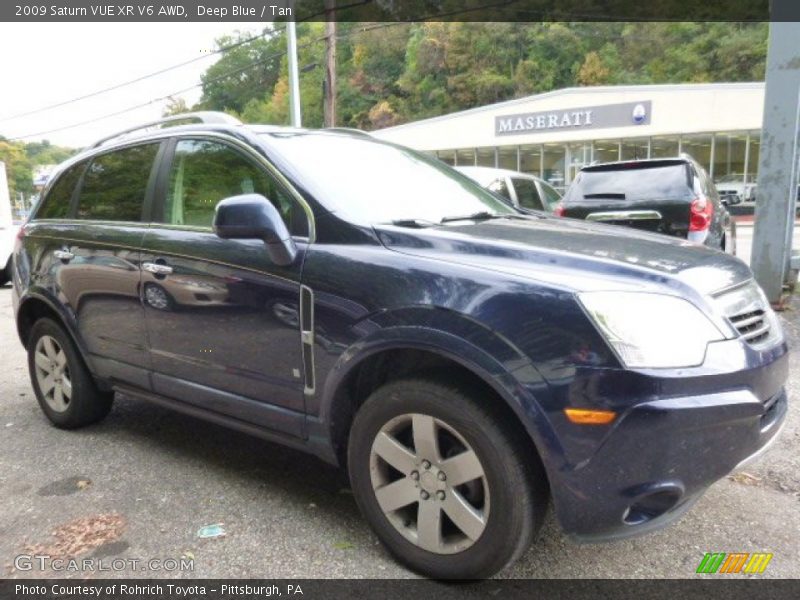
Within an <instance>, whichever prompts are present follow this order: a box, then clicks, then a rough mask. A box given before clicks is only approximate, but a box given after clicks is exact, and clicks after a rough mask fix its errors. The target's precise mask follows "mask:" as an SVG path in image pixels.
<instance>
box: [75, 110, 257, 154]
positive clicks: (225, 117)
mask: <svg viewBox="0 0 800 600" xmlns="http://www.w3.org/2000/svg"><path fill="white" fill-rule="evenodd" d="M181 121H194V122H199V123H203V124H207V125H241V124H242V122H241V121H240V120H239V119H237V118H236V117H232V116H231V115H229V114H226V113H223V112H215V111H210V110H206V111H199V112H188V113H181V114H179V115H172V116H169V117H164V118H163V119H158V120H157V121H151V122H149V123H144V124H143V125H137V126H136V127H131V128H129V129H123V130H122V131H118V132H117V133H115V134H113V135H108V136H106V137H104V138H101V139H99V140H97V141H96V142H95V143H94V144H92V145H91V146H89V148H97V147H99V146H102V145H103V144H105V143H106V142H108V141H110V140H113V139H116V138H118V137H123V136H124V135H126V134H128V133H133V132H134V131H140V130H142V129H148V128H149V127H157V126H162V125H167V124H169V123H180V122H181Z"/></svg>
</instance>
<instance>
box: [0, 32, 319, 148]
mask: <svg viewBox="0 0 800 600" xmlns="http://www.w3.org/2000/svg"><path fill="white" fill-rule="evenodd" d="M324 39H325V38H324V37H321V38H316V39H313V40H310V41H308V42H306V43H304V44H300V45H298V46H297V47H298V48H307V47H308V46H311V45H313V44H316V43H319V42H321V41H323V40H324ZM285 54H286V51H283V52H275V53H273V54H270V55H269V56H266V57H264V58H260V59H259V60H257V61H254V62H251V63H249V64H247V65H245V66H243V67H240V68H238V69H234V70H233V71H228V72H226V73H222V74H221V75H218V76H216V77H212V78H211V79H207V80H205V81H201V82H200V83H196V84H194V85H190V86H189V87H186V88H183V89H181V90H177V91H174V92H170V93H169V94H166V95H164V96H160V97H158V98H154V99H152V100H148V101H147V102H142V103H141V104H136V105H134V106H129V107H128V108H123V109H122V110H118V111H115V112H112V113H108V114H105V115H101V116H99V117H92V118H91V119H87V120H85V121H81V122H79V123H72V124H71V125H64V126H63V127H57V128H55V129H48V130H46V131H39V132H37V133H29V134H26V135H18V136H15V137H13V138H8V141H10V142H15V141H19V140H25V139H28V138H33V137H39V136H42V135H47V134H50V133H57V132H59V131H65V130H67V129H74V128H75V127H81V126H82V125H89V124H91V123H95V122H97V121H103V120H105V119H110V118H112V117H117V116H119V115H124V114H125V113H129V112H131V111H134V110H137V109H139V108H144V107H146V106H150V105H151V104H155V103H156V102H161V101H163V100H168V99H169V98H172V97H173V96H177V95H178V94H183V93H185V92H188V91H190V90H193V89H195V88H197V87H200V86H202V85H207V84H209V83H216V82H217V81H221V80H223V79H227V78H228V77H232V76H234V75H238V74H239V73H243V72H244V71H248V70H249V69H252V68H254V67H257V66H259V65H262V64H264V63H267V62H269V61H271V60H273V59H275V58H278V57H280V56H284V55H285Z"/></svg>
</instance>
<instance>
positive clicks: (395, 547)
mask: <svg viewBox="0 0 800 600" xmlns="http://www.w3.org/2000/svg"><path fill="white" fill-rule="evenodd" d="M483 400H484V401H483V402H480V401H479V399H478V397H477V396H476V394H474V392H471V391H469V387H468V386H466V385H459V384H453V383H444V382H443V380H441V379H438V378H434V377H431V378H420V379H405V380H398V381H394V382H391V383H389V384H387V385H385V386H383V387H381V388H379V389H378V390H376V391H375V392H374V393H373V394H372V395H371V396H370V397H369V398H368V399H367V401H366V402H365V403H364V404H363V406H361V408H360V409H359V410H358V413H357V414H356V416H355V419H354V421H353V426H352V429H351V432H350V438H349V443H348V468H349V473H350V481H351V485H352V488H353V492H354V495H355V498H356V502H357V503H358V506H359V508H360V509H361V512H362V513H363V514H364V516H365V518H366V519H367V521H368V522H369V524H370V525H371V526H372V528H373V530H374V531H375V533H376V534H377V535H378V538H379V539H380V540H381V542H383V544H384V545H385V546H386V547H387V548H388V550H389V552H390V553H391V554H392V555H394V556H395V557H396V558H397V559H398V560H399V561H400V562H402V563H404V564H405V565H407V566H408V567H410V568H411V569H413V570H414V571H417V572H418V573H421V574H424V575H427V576H429V577H433V578H436V579H458V580H464V579H478V578H485V577H490V576H492V575H494V574H495V573H497V572H498V571H500V570H502V569H503V568H505V567H506V566H507V565H509V564H511V563H512V562H514V561H515V560H517V559H518V558H519V557H520V556H521V555H522V553H523V552H524V551H525V550H526V549H527V548H528V546H529V545H530V544H531V542H532V541H533V539H534V537H535V535H536V533H537V532H538V531H539V528H540V527H541V524H542V521H543V520H544V515H545V513H546V510H547V505H548V498H549V490H548V485H547V478H546V476H545V473H544V468H543V467H542V464H541V462H540V461H539V459H538V457H537V456H536V454H535V451H534V452H532V451H531V445H530V443H529V442H527V441H526V440H525V439H524V438H523V435H524V434H523V433H520V432H519V431H518V429H517V428H515V427H512V426H511V424H510V423H509V422H508V418H507V417H506V415H504V414H503V413H501V412H500V411H499V410H497V407H493V406H491V400H489V401H487V400H486V399H485V398H484V399H483ZM414 413H417V414H422V415H428V416H431V417H434V419H436V420H437V421H440V422H443V423H444V424H446V425H447V426H449V427H451V428H452V429H453V430H454V431H455V432H457V433H458V434H459V435H460V436H461V437H462V438H463V440H464V441H466V442H467V444H468V445H469V447H471V448H470V449H471V450H472V451H474V453H475V454H476V455H477V457H478V459H479V461H480V464H481V466H482V468H483V472H484V474H485V480H484V481H485V483H486V484H488V493H487V496H488V497H490V498H491V505H490V507H489V510H488V516H487V517H486V518H485V526H484V529H483V530H482V533H480V535H479V536H478V537H477V539H475V540H474V541H470V542H468V543H471V544H472V545H470V546H468V547H466V549H464V550H459V551H456V552H454V553H449V554H441V553H438V552H432V551H429V550H426V549H423V548H422V547H420V546H419V545H417V544H416V543H414V542H413V541H411V540H410V539H409V538H408V537H407V535H404V533H401V530H400V529H399V528H398V527H399V526H396V525H395V524H393V523H392V521H390V519H389V517H387V516H386V515H385V514H384V511H383V510H382V509H381V507H380V505H379V503H378V499H377V497H376V492H375V491H374V489H373V482H372V476H373V475H372V473H373V471H372V470H371V469H372V467H373V463H372V462H371V461H372V458H371V456H372V447H373V441H374V440H375V438H376V436H377V435H378V434H379V433H380V432H381V430H382V428H384V426H385V425H387V424H388V423H392V422H396V421H397V419H403V418H404V417H403V415H408V414H414ZM439 431H440V430H439ZM412 435H413V431H412ZM440 435H441V434H440ZM445 435H446V434H445ZM412 445H413V442H412ZM408 449H409V450H410V448H408ZM412 452H413V453H415V454H417V451H416V450H413V451H412ZM423 462H424V461H423ZM417 464H420V463H417ZM440 464H441V463H440ZM420 471H422V469H420ZM396 475H397V476H400V478H401V479H402V478H403V477H402V475H401V474H400V472H397V473H396ZM414 475H417V478H418V479H419V473H417V472H416V469H415V471H414V472H412V474H411V477H413V476H414ZM423 475H427V473H423ZM428 481H430V479H429V480H428ZM418 483H419V484H421V483H422V481H421V480H420V481H418ZM414 485H416V486H417V488H419V485H417V483H416V482H414ZM481 485H482V484H481ZM420 489H421V488H420ZM456 489H458V488H456ZM449 492H450V490H449V489H448V493H449ZM436 493H438V492H436ZM430 497H431V498H432V496H430ZM422 502H423V500H421V499H419V500H415V501H412V503H411V504H409V505H408V506H406V507H403V508H402V509H400V510H402V511H406V510H410V511H412V512H411V513H410V514H411V515H412V517H411V518H412V519H413V518H414V515H417V516H418V515H421V514H422V513H421V512H417V511H421V507H422ZM393 514H397V513H393ZM441 514H446V511H444V509H442V513H441ZM448 517H449V515H448ZM403 518H405V517H403ZM442 519H443V517H442ZM400 521H402V518H401V519H400ZM451 523H452V522H451ZM406 525H408V523H406ZM415 526H416V525H415ZM443 526H444V525H442V526H440V530H439V531H440V532H441V531H443V530H442V529H441V527H443ZM442 539H444V538H442Z"/></svg>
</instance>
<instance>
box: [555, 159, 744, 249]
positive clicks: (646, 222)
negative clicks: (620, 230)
mask: <svg viewBox="0 0 800 600" xmlns="http://www.w3.org/2000/svg"><path fill="white" fill-rule="evenodd" d="M555 214H557V215H559V216H562V217H572V218H576V219H585V220H587V221H595V222H600V223H609V224H614V225H625V226H627V227H633V228H635V229H643V230H645V231H653V232H656V233H662V234H665V235H669V236H673V237H678V238H683V239H687V240H689V241H691V242H694V243H696V244H704V245H706V246H711V247H712V248H719V249H722V250H725V251H726V252H729V253H731V254H735V253H736V224H735V222H734V221H733V219H732V218H731V216H730V214H729V213H728V211H727V210H726V209H725V206H724V204H723V202H722V201H721V199H720V197H719V194H718V193H717V190H716V188H715V186H714V183H713V182H712V181H711V179H710V178H709V177H708V174H707V173H706V171H705V170H704V169H703V167H702V166H700V164H699V163H698V162H697V161H695V160H694V159H693V158H691V157H690V156H688V155H685V154H684V155H681V156H680V157H677V158H655V159H647V160H629V161H620V162H610V163H600V164H593V165H588V166H585V167H583V168H582V169H581V170H580V171H579V172H578V175H577V177H576V178H575V180H574V181H573V182H572V184H571V185H570V187H569V189H567V192H566V193H565V194H564V197H563V198H562V200H561V204H560V206H559V207H558V208H557V209H556V211H555Z"/></svg>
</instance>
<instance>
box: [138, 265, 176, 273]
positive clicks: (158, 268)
mask: <svg viewBox="0 0 800 600" xmlns="http://www.w3.org/2000/svg"><path fill="white" fill-rule="evenodd" d="M142 270H143V271H147V272H148V273H153V274H154V275H169V274H170V273H172V267H170V266H169V265H161V264H158V263H151V262H146V263H142Z"/></svg>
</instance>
